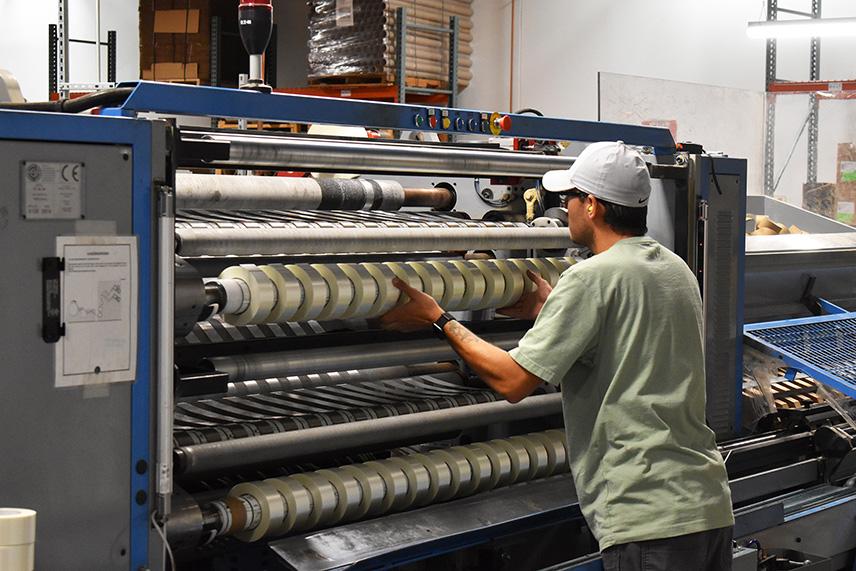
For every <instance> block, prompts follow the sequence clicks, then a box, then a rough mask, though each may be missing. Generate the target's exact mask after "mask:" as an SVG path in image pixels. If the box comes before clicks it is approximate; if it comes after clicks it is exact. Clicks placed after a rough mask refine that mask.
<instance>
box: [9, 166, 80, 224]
mask: <svg viewBox="0 0 856 571" xmlns="http://www.w3.org/2000/svg"><path fill="white" fill-rule="evenodd" d="M83 175H84V164H83V163H57V162H42V161H22V162H21V181H22V183H21V216H22V217H23V218H26V219H28V220H45V219H53V220H56V219H64V218H68V219H76V218H83V217H84V212H83Z"/></svg>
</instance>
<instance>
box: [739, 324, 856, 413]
mask: <svg viewBox="0 0 856 571" xmlns="http://www.w3.org/2000/svg"><path fill="white" fill-rule="evenodd" d="M745 334H746V337H747V338H748V339H749V340H751V341H754V342H755V344H756V345H759V346H760V348H761V349H762V350H765V351H767V352H768V353H773V354H775V355H776V356H777V357H779V358H780V359H782V360H783V361H785V362H786V363H787V364H788V365H790V366H791V367H793V368H795V369H799V370H801V371H803V372H805V373H806V374H808V375H810V376H812V377H814V378H815V379H816V380H818V381H820V382H822V383H824V384H827V385H830V386H832V387H833V388H835V389H838V390H840V391H842V392H844V393H846V394H847V395H848V396H851V397H854V398H856V313H847V314H840V315H829V316H821V317H810V318H806V319H794V320H790V321H779V322H774V323H760V324H755V325H747V326H746V328H745Z"/></svg>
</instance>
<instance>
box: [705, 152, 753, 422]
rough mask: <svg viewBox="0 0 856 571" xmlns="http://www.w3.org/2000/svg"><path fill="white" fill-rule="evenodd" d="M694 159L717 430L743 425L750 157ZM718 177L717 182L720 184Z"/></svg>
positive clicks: (710, 398)
mask: <svg viewBox="0 0 856 571" xmlns="http://www.w3.org/2000/svg"><path fill="white" fill-rule="evenodd" d="M710 161H711V158H710V157H707V156H703V157H699V158H698V159H697V160H696V168H695V172H696V175H695V176H696V195H697V196H698V197H700V198H701V199H703V200H704V201H705V204H706V207H705V208H704V214H703V215H704V217H706V222H705V223H704V240H703V243H704V249H703V253H702V256H703V258H702V261H703V264H702V274H701V281H702V300H703V310H704V337H705V371H706V376H707V421H708V424H709V425H710V427H711V428H712V429H713V430H714V432H716V434H717V436H719V437H723V436H731V435H734V434H735V433H736V432H737V431H739V428H740V427H739V425H738V421H737V417H738V408H739V405H740V402H739V399H740V390H739V385H738V371H739V370H740V368H741V366H740V363H739V362H740V361H742V354H741V347H742V328H743V323H742V321H743V320H742V313H743V312H742V297H743V287H742V286H743V280H742V278H743V263H742V262H743V256H742V255H741V254H742V253H743V251H744V248H745V246H744V239H743V238H744V228H745V224H744V222H745V219H744V216H745V212H746V202H745V197H746V161H745V160H742V159H730V158H719V157H717V158H716V159H715V161H716V163H715V172H716V173H717V174H716V176H715V177H714V175H713V170H714V169H711V164H710ZM717 183H718V185H717Z"/></svg>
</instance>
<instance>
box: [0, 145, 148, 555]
mask: <svg viewBox="0 0 856 571" xmlns="http://www.w3.org/2000/svg"><path fill="white" fill-rule="evenodd" d="M131 154H132V151H131V147H130V146H120V145H94V144H65V143H48V142H44V141H20V140H0V173H3V176H2V181H3V187H4V188H3V191H2V192H0V213H2V215H0V243H2V245H3V247H2V248H0V264H2V267H3V268H4V271H3V272H2V273H0V292H3V297H4V301H3V302H2V303H1V304H0V321H2V323H3V324H4V327H2V328H0V347H2V348H3V373H2V375H3V382H2V386H3V398H2V401H1V402H2V407H0V409H2V412H0V433H2V434H3V438H2V439H0V458H2V463H0V482H2V483H3V485H2V486H0V505H4V506H16V507H26V508H32V509H35V510H36V511H37V512H38V516H37V535H36V565H37V567H38V568H42V569H60V568H61V569H128V568H129V564H130V543H129V541H130V535H129V522H130V513H129V512H130V505H129V498H130V497H131V491H130V481H129V480H130V479H129V474H130V469H131V452H130V447H129V442H130V438H131V435H130V420H129V419H130V416H131V384H130V383H121V384H113V385H101V386H90V387H84V388H80V387H74V388H63V389H57V388H54V370H53V369H54V347H55V346H54V345H53V344H50V343H46V342H45V341H43V340H42V337H41V321H42V314H41V309H42V308H41V294H42V281H41V260H42V258H44V257H50V256H55V255H56V244H55V238H56V237H57V236H59V235H75V234H80V235H85V234H90V235H91V234H100V233H108V234H109V233H112V234H120V235H129V234H131V232H132V228H131V177H132V167H131V164H132V163H131V160H130V158H131ZM22 161H48V162H74V163H84V165H85V178H84V187H83V192H84V194H85V196H84V201H83V203H84V205H85V212H84V216H85V219H80V220H56V219H47V220H27V219H24V218H23V217H22V216H21V208H20V204H19V201H20V200H21V192H20V188H21V184H22V183H21V176H22V170H23V169H22V166H21V162H22Z"/></svg>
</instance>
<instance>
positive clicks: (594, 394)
mask: <svg viewBox="0 0 856 571" xmlns="http://www.w3.org/2000/svg"><path fill="white" fill-rule="evenodd" d="M701 315H702V313H701V297H700V294H699V288H698V282H697V281H696V279H695V277H694V276H693V274H692V272H690V270H689V268H688V267H687V265H686V264H685V263H684V261H683V260H681V259H680V258H679V257H678V256H676V255H675V254H674V253H672V252H670V251H669V250H668V249H666V248H664V247H662V246H661V245H660V244H659V243H658V242H656V241H655V240H653V239H651V238H648V237H636V238H628V239H624V240H621V241H619V242H617V243H616V244H615V245H614V246H612V247H611V248H609V249H608V250H606V251H605V252H602V253H600V254H598V255H596V256H593V257H592V258H590V259H588V260H585V261H584V262H580V263H578V264H575V265H574V266H572V267H571V268H570V269H568V270H567V271H565V272H564V273H563V274H562V276H561V278H560V279H559V282H558V283H557V285H556V287H555V289H554V290H553V291H552V292H551V294H550V296H549V297H548V299H547V301H546V303H545V304H544V307H543V309H542V310H541V313H540V314H539V316H538V319H537V320H536V321H535V325H534V326H533V327H532V329H530V330H529V331H528V332H527V333H526V335H524V337H523V338H522V339H521V340H520V343H519V345H518V347H517V348H515V349H513V350H512V351H511V356H512V357H513V358H514V359H515V360H516V361H517V362H518V363H519V364H520V365H521V366H522V367H523V368H525V369H526V370H528V371H529V372H531V373H532V374H534V375H536V376H538V377H540V378H541V379H543V380H544V381H546V382H548V383H551V384H555V385H559V386H561V391H562V401H563V409H564V417H565V428H566V431H567V440H568V453H569V454H568V456H569V461H570V465H571V471H572V473H573V478H574V484H575V486H576V489H577V495H578V498H579V501H580V506H581V508H582V511H583V515H584V516H585V517H586V521H587V522H588V524H589V527H590V528H591V530H592V532H593V533H594V535H595V537H596V538H597V539H598V541H599V542H600V548H601V550H603V549H606V548H607V547H609V546H610V545H615V544H621V543H628V542H633V541H644V540H649V539H661V538H666V537H675V536H678V535H684V534H688V533H696V532H699V531H705V530H709V529H716V528H720V527H726V526H729V525H733V523H734V517H733V515H732V510H731V493H730V489H729V487H728V478H727V474H726V471H725V466H724V464H723V461H722V457H721V456H720V454H719V452H718V451H717V449H716V440H715V437H714V434H713V432H712V431H711V430H710V428H708V426H707V425H706V424H705V375H704V358H703V343H702V317H701Z"/></svg>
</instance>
